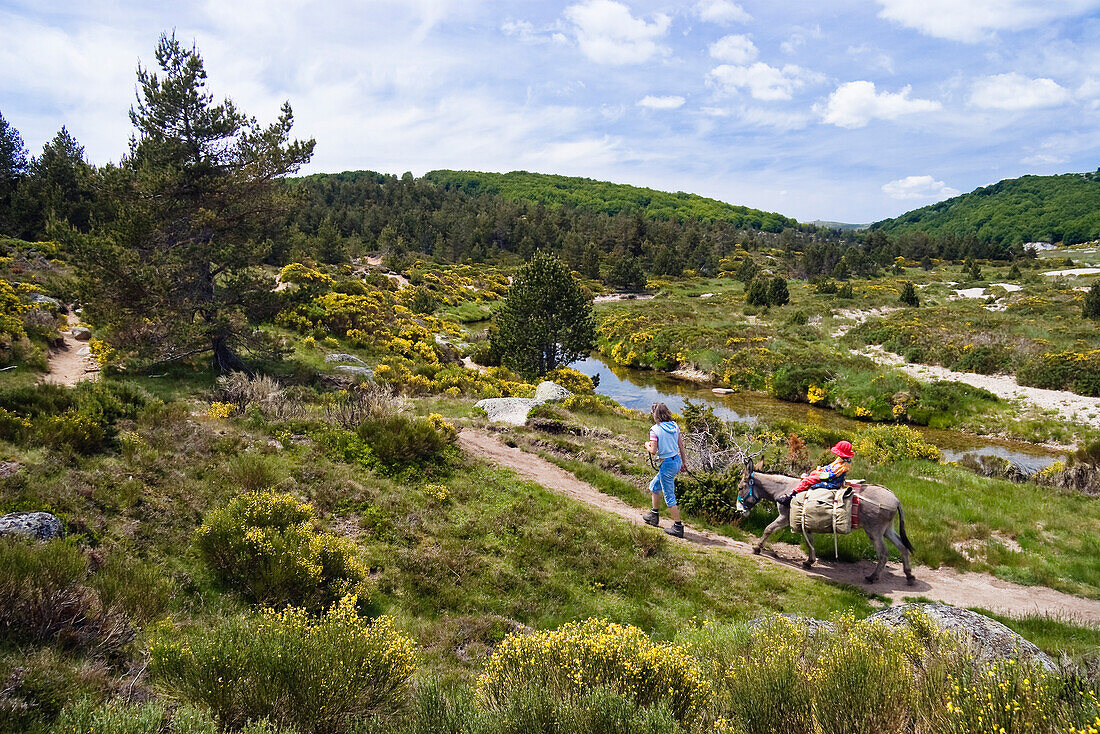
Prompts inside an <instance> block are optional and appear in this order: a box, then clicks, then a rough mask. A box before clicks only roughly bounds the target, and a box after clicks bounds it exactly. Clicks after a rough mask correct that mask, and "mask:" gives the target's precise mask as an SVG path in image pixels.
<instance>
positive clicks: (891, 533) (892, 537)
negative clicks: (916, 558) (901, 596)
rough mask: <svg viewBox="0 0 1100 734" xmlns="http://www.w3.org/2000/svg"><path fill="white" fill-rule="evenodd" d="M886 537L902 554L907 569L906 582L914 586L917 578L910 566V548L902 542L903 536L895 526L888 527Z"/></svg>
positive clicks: (904, 566)
mask: <svg viewBox="0 0 1100 734" xmlns="http://www.w3.org/2000/svg"><path fill="white" fill-rule="evenodd" d="M886 537H887V539H888V540H889V541H890V542H891V543H893V544H894V546H895V547H896V548H897V549H898V553H900V554H901V567H902V568H903V569H905V583H907V584H909V585H910V586H912V585H913V582H914V581H916V578H915V577H914V576H913V570H912V569H911V568H910V567H909V549H908V548H906V547H905V543H902V542H901V537H900V536H898V533H897V531H896V530H894V528H893V527H889V528H886Z"/></svg>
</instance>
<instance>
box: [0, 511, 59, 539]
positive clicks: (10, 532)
mask: <svg viewBox="0 0 1100 734" xmlns="http://www.w3.org/2000/svg"><path fill="white" fill-rule="evenodd" d="M64 534H65V526H64V525H62V524H61V521H60V520H58V519H57V516H56V515H51V514H50V513H48V512H12V513H9V514H7V515H4V516H3V517H0V537H5V536H7V537H15V538H28V539H31V540H53V539H54V538H60V537H62V536H63V535H64Z"/></svg>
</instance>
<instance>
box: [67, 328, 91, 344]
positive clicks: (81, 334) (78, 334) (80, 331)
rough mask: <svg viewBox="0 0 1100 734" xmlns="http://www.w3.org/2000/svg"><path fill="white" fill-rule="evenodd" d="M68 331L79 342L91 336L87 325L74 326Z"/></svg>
mask: <svg viewBox="0 0 1100 734" xmlns="http://www.w3.org/2000/svg"><path fill="white" fill-rule="evenodd" d="M69 333H71V334H72V335H73V339H76V340H77V341H81V342H86V341H88V340H89V339H91V338H92V330H91V329H89V328H88V327H87V326H74V327H73V328H72V329H70V330H69Z"/></svg>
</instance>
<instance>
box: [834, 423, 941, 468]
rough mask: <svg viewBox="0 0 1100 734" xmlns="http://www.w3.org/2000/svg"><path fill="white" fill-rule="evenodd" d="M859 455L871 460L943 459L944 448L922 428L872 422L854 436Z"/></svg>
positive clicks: (874, 462) (853, 446) (855, 448)
mask: <svg viewBox="0 0 1100 734" xmlns="http://www.w3.org/2000/svg"><path fill="white" fill-rule="evenodd" d="M852 448H853V449H854V450H855V452H856V456H857V457H858V458H859V459H860V460H863V461H866V462H868V463H871V464H887V463H889V462H891V461H902V460H905V459H928V460H929V461H939V458H940V451H939V449H937V448H936V447H935V446H934V445H932V444H930V443H928V441H926V440H925V438H924V436H922V435H921V434H920V433H919V432H917V431H915V430H913V429H912V428H908V427H906V426H870V427H868V428H865V429H863V430H862V431H860V432H859V433H858V434H857V435H856V437H855V438H854V439H853V440H852Z"/></svg>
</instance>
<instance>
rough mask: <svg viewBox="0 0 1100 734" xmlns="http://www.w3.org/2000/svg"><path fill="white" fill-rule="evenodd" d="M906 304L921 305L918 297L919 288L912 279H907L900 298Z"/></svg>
mask: <svg viewBox="0 0 1100 734" xmlns="http://www.w3.org/2000/svg"><path fill="white" fill-rule="evenodd" d="M898 300H899V301H901V302H902V303H904V304H905V305H906V306H919V305H920V299H919V298H918V297H917V289H916V287H915V286H914V285H913V282H912V281H910V280H907V281H905V283H903V284H902V287H901V297H900V298H899V299H898Z"/></svg>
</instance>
